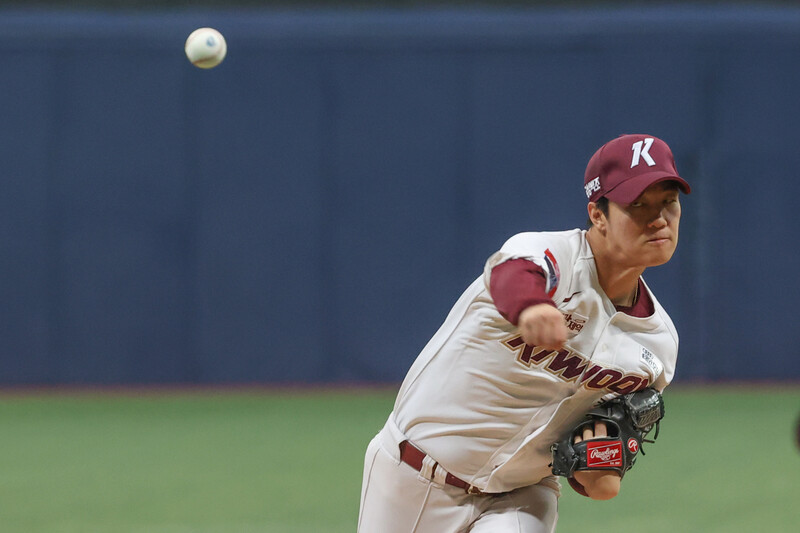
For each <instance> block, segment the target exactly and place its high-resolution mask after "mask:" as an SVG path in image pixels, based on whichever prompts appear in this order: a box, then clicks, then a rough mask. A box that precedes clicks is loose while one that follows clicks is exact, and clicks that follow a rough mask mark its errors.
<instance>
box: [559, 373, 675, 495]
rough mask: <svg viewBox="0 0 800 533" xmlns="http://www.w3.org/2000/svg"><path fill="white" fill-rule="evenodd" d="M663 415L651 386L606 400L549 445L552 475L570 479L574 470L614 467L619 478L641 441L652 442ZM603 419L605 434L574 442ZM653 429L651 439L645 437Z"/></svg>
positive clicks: (634, 456) (633, 459) (639, 447)
mask: <svg viewBox="0 0 800 533" xmlns="http://www.w3.org/2000/svg"><path fill="white" fill-rule="evenodd" d="M663 417H664V400H663V398H662V397H661V393H659V392H658V391H657V390H655V389H652V388H647V389H644V390H640V391H637V392H632V393H630V394H626V395H624V396H620V397H618V398H614V399H613V400H608V401H607V402H604V403H602V404H600V405H599V406H598V407H595V408H594V409H592V410H591V411H589V412H588V413H587V414H586V418H585V419H584V420H582V421H581V422H580V423H579V424H578V425H577V426H576V427H575V428H574V429H573V430H572V431H571V432H570V434H569V436H568V437H567V438H565V439H564V440H562V441H560V442H556V443H555V444H553V445H552V446H551V447H550V451H551V452H552V454H553V463H552V464H551V465H550V466H551V467H552V471H553V474H554V475H556V476H564V477H566V478H568V479H570V481H571V478H572V476H573V474H574V472H575V471H576V470H615V471H617V473H619V475H620V477H622V476H624V475H625V472H627V471H628V470H630V469H631V467H633V464H634V463H635V462H636V457H637V455H638V452H639V450H640V449H641V450H642V455H644V449H642V443H643V442H651V443H652V442H655V439H656V438H658V430H659V429H660V427H659V426H660V420H661V419H662V418H663ZM597 421H603V422H605V423H606V425H607V427H608V437H599V438H595V439H589V440H582V441H581V442H579V443H577V444H575V442H574V441H575V436H576V435H582V434H583V430H584V428H586V427H591V428H592V429H594V423H595V422H597ZM653 427H655V428H656V433H655V435H654V436H653V440H646V439H645V437H646V436H647V434H648V433H650V431H651V430H652V429H653Z"/></svg>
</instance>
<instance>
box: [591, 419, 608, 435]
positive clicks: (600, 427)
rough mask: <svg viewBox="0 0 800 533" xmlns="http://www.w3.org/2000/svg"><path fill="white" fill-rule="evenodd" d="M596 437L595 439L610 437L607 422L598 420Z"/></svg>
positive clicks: (595, 425) (595, 430)
mask: <svg viewBox="0 0 800 533" xmlns="http://www.w3.org/2000/svg"><path fill="white" fill-rule="evenodd" d="M594 436H595V437H608V426H607V425H606V423H605V422H602V421H600V420H598V421H597V422H595V423H594Z"/></svg>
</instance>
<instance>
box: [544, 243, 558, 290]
mask: <svg viewBox="0 0 800 533" xmlns="http://www.w3.org/2000/svg"><path fill="white" fill-rule="evenodd" d="M544 262H545V263H546V264H547V296H549V297H550V298H552V297H553V295H554V294H555V293H556V289H557V288H558V280H559V279H560V278H561V271H560V270H559V268H558V261H556V257H555V256H554V255H553V252H551V251H550V248H548V249H547V250H545V251H544Z"/></svg>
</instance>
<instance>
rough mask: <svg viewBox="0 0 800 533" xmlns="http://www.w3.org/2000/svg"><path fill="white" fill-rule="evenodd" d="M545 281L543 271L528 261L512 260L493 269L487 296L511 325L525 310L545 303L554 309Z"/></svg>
mask: <svg viewBox="0 0 800 533" xmlns="http://www.w3.org/2000/svg"><path fill="white" fill-rule="evenodd" d="M546 287H547V277H546V276H545V273H544V270H542V268H541V267H540V266H539V265H537V264H536V263H534V262H532V261H528V260H527V259H511V260H509V261H505V262H504V263H500V264H499V265H497V266H496V267H494V268H493V269H492V273H491V276H490V278H489V293H490V294H491V296H492V300H494V305H495V307H497V310H498V311H500V314H501V315H503V318H505V319H506V320H508V321H509V322H511V323H512V324H514V325H515V326H516V325H517V324H518V322H519V314H520V313H521V312H522V311H523V310H524V309H525V308H527V307H530V306H532V305H536V304H542V303H547V304H550V305H552V306H554V307H555V305H556V304H555V303H554V302H553V300H552V299H551V298H550V297H548V296H547V291H546Z"/></svg>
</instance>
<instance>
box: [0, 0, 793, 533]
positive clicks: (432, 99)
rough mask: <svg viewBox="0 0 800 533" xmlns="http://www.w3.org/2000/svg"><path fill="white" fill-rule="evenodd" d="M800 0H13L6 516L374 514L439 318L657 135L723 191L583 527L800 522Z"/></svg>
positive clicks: (706, 198) (2, 380)
mask: <svg viewBox="0 0 800 533" xmlns="http://www.w3.org/2000/svg"><path fill="white" fill-rule="evenodd" d="M794 4H795V3H794V2H714V1H706V2H703V3H694V2H680V1H677V2H667V3H660V2H643V1H638V2H592V1H588V0H587V1H568V2H552V1H551V2H547V1H528V2H523V1H517V2H513V1H509V2H505V1H499V2H469V1H463V2H458V1H453V2H426V1H406V2H403V1H399V0H398V1H390V0H386V1H379V2H378V1H376V2H367V1H362V2H342V1H333V0H331V1H328V2H324V1H318V2H307V1H303V0H297V1H294V2H291V1H283V2H269V1H265V2H257V1H242V0H239V1H234V0H231V1H228V2H222V1H213V0H205V1H185V0H173V1H168V0H167V1H155V0H150V1H146V0H142V1H136V0H117V1H113V0H105V1H104V0H94V1H91V0H69V1H63V2H57V1H50V2H47V1H41V2H40V1H36V0H31V1H25V2H13V1H6V2H0V97H1V98H0V170H1V172H0V434H2V435H3V447H2V453H0V531H2V533H36V532H47V533H90V532H97V533H110V532H140V533H143V532H147V533H154V532H155V533H187V532H192V533H210V532H242V533H248V532H278V533H300V532H311V531H314V532H319V531H326V532H342V533H343V532H348V531H350V532H352V531H354V530H355V524H356V519H357V515H358V500H359V493H360V484H361V468H362V461H363V453H364V450H365V448H366V446H367V443H368V442H369V440H370V438H371V437H372V436H373V435H374V434H375V432H377V431H378V429H379V428H380V427H381V426H382V425H383V422H384V421H385V419H386V416H387V414H388V413H389V411H390V410H391V407H392V402H393V399H394V394H395V392H396V388H397V385H398V384H399V382H400V381H401V380H402V378H403V377H404V375H405V373H406V371H407V369H408V368H409V366H410V365H411V363H412V362H413V360H414V358H415V357H416V355H417V353H418V352H419V350H420V349H421V348H422V347H423V346H424V344H425V343H426V342H427V341H428V339H429V338H430V337H431V336H432V335H433V333H434V332H435V331H436V329H437V328H438V327H439V325H440V324H441V322H442V321H443V320H444V318H445V316H446V314H447V312H448V311H449V309H450V307H451V306H452V304H453V303H454V302H455V301H456V299H457V298H458V296H459V295H460V294H461V292H462V291H463V290H464V289H465V288H466V287H467V286H468V285H469V284H470V283H471V282H472V281H473V280H474V279H475V278H476V277H477V276H479V275H480V274H481V272H482V268H483V264H484V261H485V260H486V258H487V257H488V256H489V255H491V254H492V253H493V252H494V251H495V250H497V249H498V248H499V247H500V246H501V245H502V244H503V242H504V241H505V240H506V239H507V238H508V237H510V236H511V235H513V234H515V233H518V232H520V231H537V230H562V229H571V228H575V227H584V225H585V222H586V207H585V206H586V198H585V195H584V192H583V187H582V185H583V181H582V180H583V172H584V169H585V166H586V163H587V161H588V160H589V158H590V156H591V155H592V154H593V153H594V151H595V150H596V149H597V148H598V147H600V146H601V145H602V144H603V143H605V142H606V141H608V140H610V139H612V138H614V137H616V136H618V135H620V134H624V133H649V134H653V135H656V136H658V137H660V138H662V139H664V140H665V141H667V142H668V143H669V144H670V146H671V147H672V149H673V152H674V154H675V157H676V161H677V165H678V170H679V172H680V173H681V175H682V176H683V177H684V178H686V179H687V180H688V181H689V182H690V183H691V185H692V188H693V192H692V194H691V195H689V196H686V197H684V198H683V199H682V203H683V221H682V225H681V242H680V245H679V246H678V251H677V253H676V255H675V257H674V258H673V260H672V261H671V262H670V263H668V264H667V265H664V266H662V267H658V268H654V269H650V270H648V271H647V272H646V273H645V279H646V280H647V282H648V283H649V285H650V286H651V287H652V288H653V290H654V292H655V294H656V295H657V296H658V298H659V300H660V301H661V303H662V304H663V305H664V307H665V308H666V309H667V310H668V311H669V313H670V315H671V316H672V318H673V320H674V322H675V325H676V326H677V329H678V331H679V333H680V336H681V347H680V356H679V361H678V369H677V375H676V378H675V382H674V383H675V387H673V388H671V389H670V391H669V392H668V395H667V398H666V399H667V417H666V418H665V421H664V424H663V431H662V436H660V437H659V441H658V444H656V445H654V446H653V451H652V452H650V450H648V456H647V460H646V461H643V463H642V466H641V467H637V469H636V470H634V471H631V473H629V474H628V475H627V476H626V479H625V483H624V487H625V488H624V490H623V493H622V494H621V495H620V497H619V498H616V499H615V500H613V501H612V502H608V503H606V502H603V504H597V502H590V501H588V500H586V499H585V498H581V497H580V496H576V495H575V494H573V493H571V492H566V493H565V494H564V496H563V498H562V501H561V502H560V504H559V512H560V514H561V519H560V525H559V532H560V533H571V532H582V531H586V530H587V529H589V528H596V527H597V524H598V523H603V524H607V525H610V526H611V527H613V529H614V531H615V532H616V533H627V532H631V533H633V532H637V533H638V532H640V531H641V525H642V524H643V523H646V524H648V526H647V527H648V531H650V532H652V533H659V532H664V533H667V532H669V533H672V532H674V531H687V532H695V531H696V532H703V533H709V532H720V533H722V532H724V533H731V532H751V531H776V532H784V531H785V532H790V531H791V532H793V531H796V525H797V523H798V520H800V518H798V515H797V505H796V502H797V501H798V499H800V485H798V483H797V480H798V479H800V462H799V461H798V454H797V448H796V445H795V441H796V439H797V438H798V432H800V428H798V423H800V387H799V386H798V385H800V356H798V353H797V347H798V346H799V345H800V328H799V327H797V325H796V324H795V322H796V312H795V311H796V310H795V307H794V305H795V303H796V302H797V301H798V297H800V276H798V270H800V268H799V267H800V246H798V245H800V239H799V238H798V228H799V227H800V226H799V225H798V222H797V221H796V219H795V215H796V211H797V207H796V206H797V202H798V198H799V197H800V178H798V177H797V176H796V174H798V172H800V149H799V148H798V147H800V99H798V94H800V69H799V68H798V60H800V7H798V6H795V5H794ZM202 26H211V27H214V28H216V29H218V30H219V31H221V32H222V33H223V34H224V35H225V37H226V39H227V44H228V54H227V57H226V59H225V61H224V62H223V63H222V64H221V65H220V66H218V67H216V68H214V69H212V70H201V69H197V68H195V67H193V66H192V65H191V64H190V63H189V62H188V60H187V59H186V57H185V55H184V50H183V46H184V41H185V39H186V37H187V36H188V35H189V33H190V32H191V31H192V30H194V29H195V28H198V27H202ZM709 385H714V386H709ZM767 458H768V459H767ZM765 461H766V462H767V463H768V464H766V465H765ZM777 465H779V466H778V468H776V466H777ZM732 466H733V467H732Z"/></svg>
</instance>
